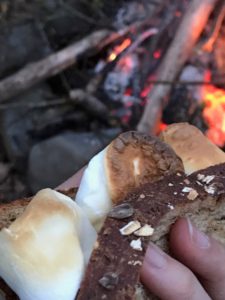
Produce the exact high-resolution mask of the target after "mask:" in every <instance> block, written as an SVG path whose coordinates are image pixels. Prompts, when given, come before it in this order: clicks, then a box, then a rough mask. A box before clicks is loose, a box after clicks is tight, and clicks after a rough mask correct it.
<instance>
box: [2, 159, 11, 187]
mask: <svg viewBox="0 0 225 300" xmlns="http://www.w3.org/2000/svg"><path fill="white" fill-rule="evenodd" d="M9 171H10V165H9V164H6V163H3V162H0V183H1V182H2V181H4V180H5V178H6V177H7V175H8V174H9Z"/></svg>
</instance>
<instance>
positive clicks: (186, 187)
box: [182, 186, 193, 193]
mask: <svg viewBox="0 0 225 300" xmlns="http://www.w3.org/2000/svg"><path fill="white" fill-rule="evenodd" d="M192 190H193V188H190V187H188V186H185V187H184V188H183V190H182V192H183V193H190V192H191V191H192Z"/></svg>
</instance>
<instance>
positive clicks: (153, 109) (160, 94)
mask: <svg viewBox="0 0 225 300" xmlns="http://www.w3.org/2000/svg"><path fill="white" fill-rule="evenodd" d="M217 2H218V0H204V1H199V0H192V2H191V3H190V5H189V8H188V10H187V12H186V14H185V15H184V17H183V20H182V22H181V24H180V27H179V29H178V31H177V33H176V35H175V38H174V40H173V42H172V44H171V46H170V47H169V50H168V51H167V53H166V55H165V57H164V59H163V61H162V63H161V66H160V68H159V72H158V76H157V81H174V79H175V78H176V77H177V75H178V73H179V72H180V70H181V68H182V67H183V65H184V64H185V62H186V61H187V59H188V58H189V56H190V55H191V52H192V49H193V47H194V45H195V44H196V42H197V41H198V39H199V37H200V35H201V33H202V31H203V30H204V28H205V25H206V23H207V20H208V18H209V15H210V13H211V12H212V11H213V9H214V7H215V5H216V3H217ZM170 90H171V85H157V86H154V87H153V89H152V91H151V92H150V94H149V95H148V102H147V104H146V107H145V110H144V113H143V116H142V118H141V120H140V122H139V124H138V126H137V129H138V130H139V131H141V132H147V133H150V132H152V133H156V132H157V128H158V124H159V122H160V120H161V115H162V109H163V106H164V105H163V104H164V103H163V102H164V98H165V97H166V96H168V95H169V93H170Z"/></svg>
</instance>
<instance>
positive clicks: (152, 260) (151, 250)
mask: <svg viewBox="0 0 225 300" xmlns="http://www.w3.org/2000/svg"><path fill="white" fill-rule="evenodd" d="M145 260H146V262H147V263H148V265H150V266H151V267H153V268H157V269H161V268H163V267H164V266H165V265H166V263H167V260H166V254H165V253H164V252H163V251H162V250H161V249H159V248H158V247H157V246H155V245H154V244H152V243H150V244H149V246H148V249H147V251H146V256H145Z"/></svg>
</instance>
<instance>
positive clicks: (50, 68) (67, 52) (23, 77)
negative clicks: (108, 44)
mask: <svg viewBox="0 0 225 300" xmlns="http://www.w3.org/2000/svg"><path fill="white" fill-rule="evenodd" d="M110 33H111V32H110V31H108V30H101V31H96V32H94V33H92V34H90V35H89V36H87V37H85V38H83V39H82V40H80V41H78V42H76V43H74V44H72V45H70V46H68V47H66V48H64V49H63V50H60V51H58V52H56V53H54V54H51V55H49V56H47V57H46V58H44V59H42V60H39V61H38V62H35V63H32V64H29V65H27V66H25V67H24V68H23V69H21V70H20V71H18V72H17V73H15V74H14V75H12V76H9V77H7V78H6V79H3V80H2V81H1V82H0V103H1V102H3V101H5V100H8V99H10V98H12V97H14V96H16V95H18V94H20V93H22V92H23V91H25V90H27V89H29V88H30V87H32V86H34V85H36V84H37V83H39V82H40V81H43V80H45V79H46V78H48V77H51V76H54V75H56V74H58V73H60V72H62V71H63V70H65V69H66V68H68V67H69V66H71V65H73V64H74V63H75V62H76V61H77V59H78V58H79V56H80V55H82V54H83V53H85V52H87V51H88V50H90V49H100V48H101V42H102V41H103V40H104V39H105V38H106V37H107V36H108V35H110Z"/></svg>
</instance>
